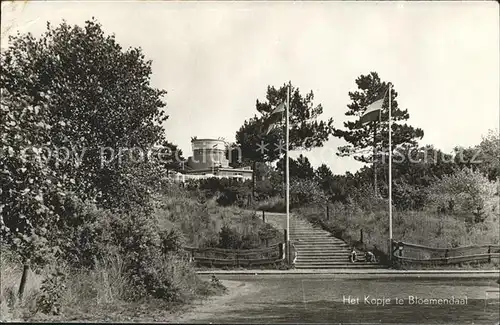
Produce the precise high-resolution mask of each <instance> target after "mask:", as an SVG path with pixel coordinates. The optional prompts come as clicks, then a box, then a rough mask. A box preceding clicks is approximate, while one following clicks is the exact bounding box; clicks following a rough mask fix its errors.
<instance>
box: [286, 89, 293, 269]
mask: <svg viewBox="0 0 500 325" xmlns="http://www.w3.org/2000/svg"><path fill="white" fill-rule="evenodd" d="M290 87H291V82H289V83H288V89H287V94H286V97H287V98H286V122H285V127H286V140H285V141H286V155H285V157H286V247H287V261H288V264H291V263H292V261H291V252H290V161H289V160H290V159H289V158H288V144H289V138H290V128H289V119H290V91H291V90H290Z"/></svg>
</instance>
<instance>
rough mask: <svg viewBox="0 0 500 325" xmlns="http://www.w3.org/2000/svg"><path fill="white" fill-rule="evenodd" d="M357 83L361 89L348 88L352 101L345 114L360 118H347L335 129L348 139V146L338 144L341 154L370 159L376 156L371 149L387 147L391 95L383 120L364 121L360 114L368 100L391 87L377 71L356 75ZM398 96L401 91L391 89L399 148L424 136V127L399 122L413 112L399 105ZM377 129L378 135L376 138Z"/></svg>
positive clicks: (394, 137) (394, 140)
mask: <svg viewBox="0 0 500 325" xmlns="http://www.w3.org/2000/svg"><path fill="white" fill-rule="evenodd" d="M356 85H357V86H358V89H359V90H357V91H354V92H349V97H350V98H351V100H352V102H351V104H349V105H347V107H348V111H347V112H346V113H345V115H346V116H354V117H356V118H357V120H355V121H347V122H344V129H335V132H334V135H335V136H336V137H339V138H342V139H343V140H345V141H346V142H347V143H348V145H347V146H343V147H339V155H340V156H354V158H355V159H357V160H359V161H361V162H365V163H369V162H370V163H371V162H372V158H373V157H372V152H373V151H374V150H376V151H377V152H378V153H380V152H383V151H385V150H387V148H388V142H387V141H388V140H387V139H388V131H389V123H388V117H389V111H388V100H389V97H388V96H385V100H384V104H383V107H382V108H383V109H382V112H381V115H380V122H379V121H374V122H371V123H367V124H364V125H363V124H361V122H360V120H359V118H360V117H361V116H362V115H363V113H364V112H365V110H366V107H367V106H368V105H369V104H371V103H373V102H374V101H376V100H378V99H381V98H383V97H384V94H385V93H386V91H387V89H388V83H387V82H385V81H381V80H380V77H379V76H378V74H377V73H376V72H371V73H370V74H367V75H361V76H359V77H358V78H357V79H356ZM397 96H398V93H397V92H396V91H395V90H394V88H393V89H392V91H391V111H392V120H393V123H392V146H393V148H397V147H398V146H399V145H402V144H416V139H421V138H422V137H423V136H424V132H423V130H422V129H419V128H413V127H412V126H409V125H407V124H400V123H398V122H400V121H406V120H408V119H409V117H410V115H409V114H408V110H406V109H400V108H399V106H398V101H397V99H396V98H397ZM375 132H376V138H375V139H374V137H375ZM367 149H371V152H370V151H367ZM378 159H380V157H378Z"/></svg>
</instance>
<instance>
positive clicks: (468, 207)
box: [429, 168, 498, 222]
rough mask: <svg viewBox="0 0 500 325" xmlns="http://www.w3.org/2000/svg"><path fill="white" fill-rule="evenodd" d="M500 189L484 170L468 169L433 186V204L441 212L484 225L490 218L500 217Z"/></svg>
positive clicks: (431, 202) (448, 176)
mask: <svg viewBox="0 0 500 325" xmlns="http://www.w3.org/2000/svg"><path fill="white" fill-rule="evenodd" d="M497 186H498V184H495V183H492V182H489V181H488V179H487V178H486V177H485V176H484V175H482V174H481V172H480V171H473V170H472V169H469V168H464V169H462V170H459V171H457V172H455V173H453V174H451V175H446V176H444V177H443V178H442V179H441V180H440V181H438V182H436V183H435V184H433V186H432V187H431V188H430V190H429V192H430V197H429V203H430V206H431V208H432V209H436V210H437V211H438V212H451V213H454V214H456V215H458V216H461V217H463V218H465V219H466V220H468V221H473V222H482V221H484V220H485V218H486V217H488V216H489V215H492V214H496V215H498V190H497ZM471 217H473V218H472V220H471Z"/></svg>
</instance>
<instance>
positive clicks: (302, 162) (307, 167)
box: [276, 154, 314, 180]
mask: <svg viewBox="0 0 500 325" xmlns="http://www.w3.org/2000/svg"><path fill="white" fill-rule="evenodd" d="M289 161H290V163H289V164H290V175H293V177H295V178H299V179H309V180H313V179H314V168H313V167H312V165H311V162H310V161H309V159H307V157H305V156H303V155H302V154H301V155H299V157H297V159H293V158H289ZM276 168H277V170H278V172H279V173H280V174H281V175H284V171H285V159H284V158H281V159H280V160H278V162H277V163H276Z"/></svg>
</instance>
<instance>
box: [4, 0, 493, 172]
mask: <svg viewBox="0 0 500 325" xmlns="http://www.w3.org/2000/svg"><path fill="white" fill-rule="evenodd" d="M91 17H95V18H96V19H97V20H98V21H99V22H100V23H101V24H102V27H103V29H104V31H105V32H106V33H108V34H115V36H116V39H117V41H118V42H119V43H120V44H122V45H123V46H124V47H129V46H132V47H141V48H142V50H143V52H144V54H145V56H146V58H147V59H151V60H152V62H153V63H152V69H153V75H152V81H151V82H152V85H153V86H154V87H156V88H161V89H165V90H167V92H168V94H167V95H166V97H165V101H166V103H167V109H166V110H167V113H168V115H169V116H170V118H169V120H168V121H167V122H166V123H165V129H166V137H167V139H168V140H169V141H171V142H173V143H176V144H178V145H179V146H180V148H181V149H182V150H183V152H184V156H188V155H190V154H191V144H190V141H191V137H193V136H197V137H198V138H218V137H222V138H224V139H225V140H227V141H234V137H235V133H236V131H237V130H238V129H239V128H240V126H241V125H242V124H243V122H244V121H245V120H246V119H248V118H250V117H253V116H254V115H255V114H258V113H257V111H256V110H255V102H256V100H257V99H259V100H261V101H263V100H265V94H266V89H267V86H268V85H273V86H276V87H279V86H281V85H283V84H284V83H286V82H288V81H291V82H292V84H293V85H294V86H297V87H299V89H300V90H301V92H303V93H305V92H309V91H311V90H312V91H313V92H314V95H315V98H314V103H315V104H322V106H323V109H324V113H323V115H322V116H321V119H324V120H326V119H328V118H330V117H332V118H333V119H334V126H335V127H342V126H343V123H344V122H345V121H347V120H348V119H349V118H348V117H346V116H345V112H346V111H347V104H349V102H350V100H349V96H348V92H349V91H353V90H355V88H356V85H355V79H356V78H357V77H358V76H360V75H361V74H368V73H369V72H371V71H376V72H377V73H378V74H379V76H380V77H381V79H382V80H384V81H390V82H392V83H393V84H394V88H395V90H396V91H397V92H398V102H399V105H400V107H401V108H405V109H408V111H409V113H410V119H409V120H408V123H409V124H411V125H413V126H415V127H420V128H422V129H423V130H424V133H425V135H424V138H423V139H422V140H421V141H420V144H421V145H425V144H432V145H434V146H435V147H437V148H440V149H442V150H444V151H446V152H451V151H452V149H453V148H454V147H455V146H458V145H460V146H464V147H468V146H473V145H476V144H478V143H479V142H480V141H481V137H482V136H483V135H486V134H487V132H488V130H491V129H492V130H498V127H499V121H500V117H499V107H500V105H499V102H500V96H499V93H500V77H499V71H500V61H499V56H500V51H499V48H500V45H499V44H500V35H499V10H498V4H497V3H496V2H494V1H485V2H479V1H472V2H458V1H457V2H441V1H439V2H421V1H418V2H348V1H342V2H340V1H339V2H334V1H332V2H287V1H276V2H266V1H260V2H209V1H206V2H163V1H151V2H148V1H127V2H124V1H113V2H111V1H109V2H101V1H87V2H83V1H82V2H77V1H75V2H69V1H50V2H44V1H39V2H34V1H31V2H21V1H18V2H2V17H1V18H2V23H1V24H2V26H1V28H2V40H1V46H2V49H4V48H5V47H7V46H8V40H7V36H8V35H10V34H14V33H16V32H17V31H19V32H21V33H27V32H31V33H33V34H34V35H35V36H38V35H40V34H41V33H42V32H43V31H44V30H45V28H46V23H47V21H50V22H51V24H58V23H60V22H62V20H63V19H65V20H66V21H67V22H68V23H70V24H78V25H82V24H83V23H84V22H85V20H88V19H90V18H91ZM342 145H345V143H344V142H343V141H342V140H340V139H336V138H332V139H331V140H329V141H328V142H326V143H325V145H324V147H323V148H317V149H313V150H311V151H309V152H303V153H304V154H305V155H306V156H307V157H308V158H309V159H310V161H311V163H312V164H313V166H315V167H317V166H319V165H320V164H322V163H325V164H327V165H329V166H330V167H331V169H332V171H333V172H334V173H344V172H345V171H351V172H355V171H356V170H357V169H359V168H360V167H361V166H362V164H360V163H358V162H356V161H354V160H353V159H352V158H341V157H337V156H336V154H335V153H336V152H337V147H339V146H342ZM298 154H299V153H294V154H292V155H291V156H296V155H298Z"/></svg>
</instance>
